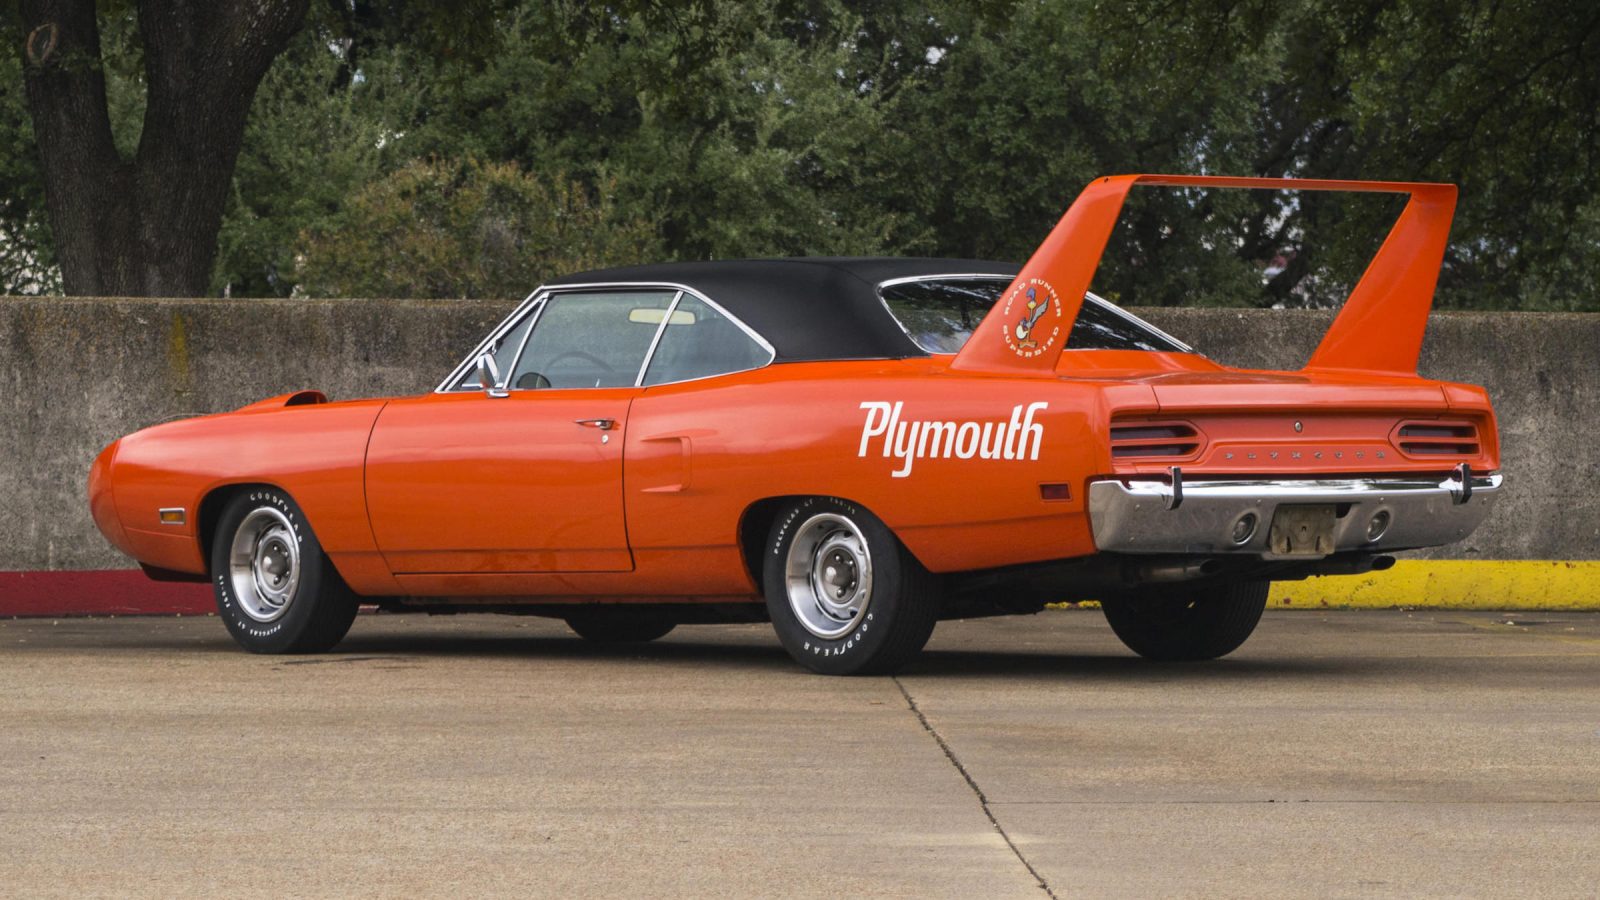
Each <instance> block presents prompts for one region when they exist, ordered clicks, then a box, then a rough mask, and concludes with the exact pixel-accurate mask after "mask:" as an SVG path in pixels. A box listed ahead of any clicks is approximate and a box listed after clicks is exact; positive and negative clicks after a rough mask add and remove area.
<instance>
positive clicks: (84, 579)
mask: <svg viewBox="0 0 1600 900" xmlns="http://www.w3.org/2000/svg"><path fill="white" fill-rule="evenodd" d="M216 610H217V604H216V600H215V599H214V598H213V597H212V594H211V585H209V584H190V583H184V582H177V583H174V582H162V581H151V580H150V579H148V578H146V577H145V575H144V572H142V571H140V570H138V569H112V570H107V571H73V572H0V618H7V617H14V616H174V615H182V616H201V615H206V614H208V613H213V612H216Z"/></svg>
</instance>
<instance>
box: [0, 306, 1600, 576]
mask: <svg viewBox="0 0 1600 900" xmlns="http://www.w3.org/2000/svg"><path fill="white" fill-rule="evenodd" d="M513 305H514V304H511V303H507V302H503V301H459V300H457V301H432V300H330V301H291V300H215V299H213V300H91V299H79V298H72V299H62V298H47V299H28V298H0V504H3V507H4V511H5V515H4V516H0V571H4V570H36V569H101V568H123V567H126V566H128V565H129V562H128V560H126V559H125V558H123V557H122V556H121V555H119V554H118V553H116V552H115V551H114V550H112V549H111V548H110V547H109V546H108V545H107V544H106V543H105V541H104V540H103V539H101V537H100V536H99V533H98V532H97V531H95V529H94V526H93V524H92V522H91V521H90V520H89V515H88V507H87V503H86V501H85V499H84V476H85V473H86V472H87V471H88V467H89V463H90V462H91V461H92V460H93V459H94V456H95V454H96V453H98V452H99V450H100V448H101V447H103V446H105V445H106V444H107V443H109V442H110V441H111V440H113V439H114V438H116V437H117V436H119V435H122V434H125V433H127V432H129V431H133V430H135V429H138V428H141V427H143V426H146V425H149V424H152V423H155V422H159V421H161V420H163V419H166V418H169V417H172V416H177V415H183V414H189V413H204V412H216V411H221V410H227V409H234V408H237V407H239V406H243V405H244V404H246V403H249V402H251V401H254V400H259V399H261V398H263V397H268V396H272V395H274V394H281V393H284V392H287V391H291V390H297V389H301V388H319V389H321V390H323V391H326V392H327V393H328V395H329V396H330V397H333V398H335V399H343V398H350V397H361V396H383V395H395V394H409V393H419V392H422V391H426V390H429V389H430V388H432V387H433V385H434V384H436V383H437V382H438V380H439V379H440V378H442V377H443V376H444V374H445V372H446V371H447V370H448V369H449V368H450V367H451V366H452V365H454V364H455V362H456V361H457V360H458V359H459V358H460V357H461V356H462V355H464V354H465V353H466V352H467V351H468V350H470V349H471V347H472V346H473V345H474V344H475V343H476V342H477V340H478V339H479V338H480V337H481V336H482V335H483V334H484V333H485V332H486V331H487V330H488V329H489V328H490V327H491V326H492V325H493V324H494V323H495V322H497V321H498V320H499V319H500V318H501V317H502V316H504V315H505V314H506V313H507V312H508V311H509V310H510V309H511V307H512V306H513ZM1139 312H1140V314H1141V315H1144V316H1146V317H1147V318H1149V319H1150V320H1151V321H1153V322H1155V323H1157V324H1158V325H1160V326H1161V327H1162V328H1165V329H1166V330H1168V331H1170V332H1171V333H1173V334H1174V335H1176V336H1178V337H1180V338H1183V339H1184V340H1186V341H1189V342H1190V343H1192V344H1194V345H1195V346H1196V347H1198V348H1199V349H1200V350H1202V351H1203V352H1205V353H1207V354H1208V355H1211V356H1212V357H1214V358H1216V359H1218V360H1220V361H1222V362H1226V363H1230V364H1234V365H1245V366H1256V367H1288V368H1295V367H1298V366H1299V365H1300V364H1302V363H1303V362H1304V361H1305V359H1306V358H1307V357H1308V356H1309V355H1310V352H1311V348H1312V347H1313V346H1314V345H1315V343H1316V341H1317V339H1318V338H1319V337H1320V336H1321V334H1322V332H1323V330H1324V329H1325V328H1326V326H1327V322H1328V321H1329V315H1328V314H1326V313H1320V312H1309V311H1297V310H1276V311H1254V310H1251V311H1240V310H1201V309H1163V310H1140V311H1139ZM1422 371H1423V373H1424V374H1426V375H1430V376H1433V377H1439V378H1448V379H1452V380H1457V381H1467V382H1475V383H1479V384H1484V385H1486V386H1488V388H1489V391H1490V394H1491V396H1492V397H1493V398H1494V402H1495V406H1496V408H1497V409H1498V410H1499V413H1500V421H1501V428H1502V442H1503V451H1504V456H1505V473H1506V477H1507V483H1508V495H1507V497H1506V498H1505V500H1504V501H1503V502H1502V504H1501V505H1500V507H1499V508H1498V509H1497V511H1496V513H1495V515H1494V516H1493V517H1492V518H1491V520H1490V521H1489V522H1488V523H1487V524H1485V525H1484V526H1483V528H1482V529H1480V530H1479V532H1478V533H1477V534H1476V535H1475V536H1474V537H1473V539H1472V540H1471V541H1470V542H1469V543H1466V544H1462V545H1458V546H1456V547H1452V548H1447V549H1446V550H1443V551H1440V552H1439V553H1438V555H1439V556H1440V557H1444V558H1460V559H1594V558H1597V557H1600V502H1596V501H1595V500H1594V499H1593V492H1594V491H1595V489H1596V488H1597V487H1600V428H1597V423H1600V316H1597V315H1582V314H1550V315H1545V314H1531V313H1509V314H1507V313H1445V314H1440V315H1436V316H1434V318H1433V322H1432V324H1431V325H1430V328H1429V332H1428V341H1427V345H1426V347H1425V349H1424V352H1423V360H1422Z"/></svg>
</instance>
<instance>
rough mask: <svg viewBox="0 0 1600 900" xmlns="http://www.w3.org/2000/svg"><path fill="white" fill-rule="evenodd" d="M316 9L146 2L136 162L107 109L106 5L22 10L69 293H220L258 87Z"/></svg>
mask: <svg viewBox="0 0 1600 900" xmlns="http://www.w3.org/2000/svg"><path fill="white" fill-rule="evenodd" d="M308 2H309V0H254V2H249V0H140V2H139V30H140V34H141V37H142V38H143V41H144V58H145V74H146V85H147V92H148V98H147V100H148V102H147V105H146V108H145V118H144V128H143V131H142V132H141V135H140V139H139V148H138V152H137V153H136V155H135V157H134V159H132V160H125V159H122V158H121V156H120V155H119V154H118V153H117V150H116V145H115V143H114V142H113V140H112V136H111V122H110V117H109V115H108V113H107V110H106V87H105V77H104V75H103V74H102V71H101V62H100V36H99V29H98V27H97V25H96V22H95V2H94V0H21V2H20V11H21V19H22V32H23V46H22V48H21V50H22V60H23V71H24V72H25V81H26V87H27V97H28V110H29V113H30V114H31V115H32V117H33V123H34V132H35V135H36V140H37V142H38V147H39V156H40V160H41V162H42V163H43V170H44V181H45V194H46V206H47V209H48V211H49V214H50V224H51V228H52V230H53V231H54V233H55V240H56V250H57V257H58V258H59V260H60V262H61V275H62V283H63V286H64V288H65V290H66V292H67V293H68V294H99V295H107V296H119V295H120V296H149V297H153V296H168V297H194V296H201V295H204V294H205V293H207V290H208V287H209V282H210V278H211V265H212V262H213V261H214V260H215V258H216V253H217V232H218V230H219V229H220V228H221V225H222V213H223V209H224V207H225V205H226V203H227V197H228V187H229V185H230V184H231V182H232V180H233V167H234V163H235V162H236V161H237V159H238V157H239V147H240V144H241V142H242V141H243V138H244V126H245V119H246V116H247V115H248V114H249V111H250V103H251V101H252V100H253V99H254V97H255V92H256V87H257V86H258V85H259V84H260V83H261V79H262V77H263V76H265V75H266V73H267V69H268V67H269V66H271V65H272V61H273V60H274V59H275V58H277V56H278V54H280V53H282V52H283V50H284V48H285V46H287V44H288V41H289V38H290V37H292V36H293V35H294V33H295V32H296V31H297V30H298V29H299V28H300V25H301V23H302V22H303V21H304V19H305V15H306V7H307V5H308Z"/></svg>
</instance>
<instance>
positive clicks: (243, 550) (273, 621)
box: [211, 487, 358, 653]
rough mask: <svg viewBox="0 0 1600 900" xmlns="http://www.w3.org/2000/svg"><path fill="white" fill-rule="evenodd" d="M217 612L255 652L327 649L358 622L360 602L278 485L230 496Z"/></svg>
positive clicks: (219, 551)
mask: <svg viewBox="0 0 1600 900" xmlns="http://www.w3.org/2000/svg"><path fill="white" fill-rule="evenodd" d="M211 586H212V588H213V589H214V590H215V592H216V595H217V615H218V616H219V617H221V619H222V621H223V624H225V625H227V626H228V631H229V632H230V633H231V634H232V635H233V639H234V640H235V641H237V642H238V643H239V646H241V647H243V648H245V649H246V650H249V651H250V652H252V653H322V652H324V651H327V650H331V649H333V647H334V645H335V644H337V643H339V641H340V640H342V639H343V638H344V636H345V633H346V632H348V631H349V630H350V624H351V623H352V622H354V621H355V618H356V609H357V604H358V601H357V600H356V596H355V594H354V592H352V591H351V590H350V588H349V586H348V585H346V584H345V583H344V579H343V578H341V577H339V573H338V572H337V571H335V570H334V568H333V563H331V562H329V560H328V555H327V554H326V553H324V552H323V550H322V544H321V543H319V542H318V541H317V536H316V534H315V533H314V532H313V531H312V530H311V523H309V522H307V521H306V517H305V514H304V513H302V512H301V511H300V506H299V505H298V504H296V503H295V502H294V499H293V498H291V497H290V496H289V495H288V494H286V493H284V492H283V491H281V490H278V489H277V488H269V487H259V488H250V489H248V490H246V491H244V492H243V493H241V494H239V495H238V496H236V497H234V498H233V499H232V500H230V501H229V502H228V505H227V506H226V507H225V508H224V509H223V511H222V518H221V519H220V521H218V523H217V531H216V536H215V537H213V538H212V541H211Z"/></svg>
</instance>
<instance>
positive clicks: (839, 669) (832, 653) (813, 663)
mask: <svg viewBox="0 0 1600 900" xmlns="http://www.w3.org/2000/svg"><path fill="white" fill-rule="evenodd" d="M819 517H820V518H819ZM829 526H838V529H839V530H838V531H836V532H834V533H833V534H832V536H824V537H822V538H820V539H819V540H818V544H819V546H818V547H817V550H818V551H821V550H823V549H825V547H826V546H827V545H828V542H829V541H838V540H842V541H845V543H843V544H839V545H837V546H835V547H834V550H835V551H836V552H845V553H856V552H858V551H855V550H848V549H846V548H848V547H850V546H854V544H856V543H859V544H861V545H862V547H863V549H864V552H865V554H866V555H865V556H864V557H861V558H862V559H864V560H865V562H866V568H865V571H866V572H867V575H868V577H867V578H866V579H864V580H862V581H858V582H852V583H849V585H848V590H850V591H851V592H852V593H851V597H853V598H857V599H859V604H858V605H857V606H855V607H854V609H853V610H850V611H847V612H848V614H846V613H841V614H840V615H839V617H838V618H837V619H829V620H827V621H828V623H830V624H832V623H835V622H836V623H837V624H836V625H835V627H836V628H837V629H838V630H839V633H838V634H836V635H833V636H824V634H823V633H822V632H825V631H828V630H829V629H827V628H821V629H819V628H817V627H814V626H812V625H808V624H807V623H806V622H805V621H803V620H802V618H801V613H800V612H799V611H797V607H798V608H801V609H804V608H806V604H808V603H810V604H814V608H811V609H807V614H808V615H812V616H813V617H814V618H815V617H825V616H826V614H825V613H823V612H822V610H823V601H822V600H820V599H818V598H817V597H816V595H815V594H814V593H813V594H811V595H806V594H805V593H804V592H803V591H801V593H800V595H799V599H798V600H792V599H791V592H790V579H789V573H788V568H789V562H790V560H789V553H790V550H791V548H792V547H794V545H795V542H796V540H806V541H808V542H809V541H810V540H811V537H809V535H810V534H811V533H812V532H813V531H818V530H819V529H823V531H822V533H823V534H824V535H827V532H826V531H825V529H826V528H827V527H829ZM803 535H807V536H805V537H803ZM799 558H808V557H807V556H806V553H805V552H802V553H801V554H800V556H799ZM809 558H810V559H811V562H810V563H809V564H808V566H810V567H811V568H809V569H808V571H813V570H815V571H822V570H821V569H817V568H816V567H817V566H819V565H820V563H818V562H817V559H818V557H816V556H815V555H814V554H813V555H812V556H810V557H809ZM853 565H859V563H855V564H853ZM852 571H854V569H852ZM762 587H763V590H764V593H765V594H766V598H767V611H768V613H769V615H770V616H771V618H772V627H773V629H774V630H775V631H777V633H778V640H779V641H780V642H782V644H783V647H784V649H785V650H788V651H789V655H790V656H792V657H794V658H795V660H796V661H797V662H799V663H800V664H801V665H803V666H805V667H806V668H808V669H810V670H811V671H813V672H818V673H821V674H823V675H881V674H886V673H889V672H893V671H894V670H896V669H898V668H899V667H901V666H903V665H905V664H906V663H907V662H908V661H910V660H911V659H912V657H914V656H916V655H917V653H918V652H920V651H921V650H922V647H923V645H925V644H926V643H927V642H928V637H929V636H930V635H931V634H933V627H934V625H935V624H936V623H937V622H938V620H939V609H940V602H941V601H940V583H939V580H938V579H937V578H936V577H935V576H933V575H932V574H930V573H929V572H928V570H927V569H924V568H923V567H922V564H921V563H919V562H917V560H916V558H915V557H913V556H912V555H911V553H910V552H909V551H907V550H906V548H905V547H904V546H903V545H902V544H901V543H900V541H899V539H898V538H896V537H895V536H894V533H893V532H891V531H890V530H889V528H888V526H887V525H884V524H883V522H882V521H880V520H879V519H878V517H877V516H875V515H873V514H872V513H871V512H869V511H868V510H866V509H865V508H863V507H861V506H859V505H857V504H855V503H851V502H850V501H848V500H841V499H839V498H837V497H807V498H804V499H801V500H796V501H794V502H792V503H790V504H788V505H786V506H785V507H783V508H782V509H781V510H779V513H778V517H777V519H776V520H775V521H774V522H773V524H772V529H771V531H770V532H769V533H768V535H767V543H766V547H765V552H764V553H763V563H762ZM845 589H846V588H844V587H841V588H840V590H845Z"/></svg>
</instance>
